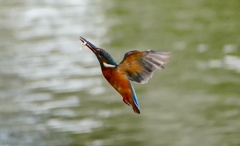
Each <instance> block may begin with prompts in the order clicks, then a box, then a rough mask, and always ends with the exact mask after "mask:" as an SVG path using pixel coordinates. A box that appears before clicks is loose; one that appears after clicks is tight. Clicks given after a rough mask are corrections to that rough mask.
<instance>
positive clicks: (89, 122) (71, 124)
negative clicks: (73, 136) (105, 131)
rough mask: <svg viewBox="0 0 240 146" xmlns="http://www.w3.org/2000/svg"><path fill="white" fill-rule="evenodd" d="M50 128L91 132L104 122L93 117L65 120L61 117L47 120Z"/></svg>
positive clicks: (74, 131)
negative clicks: (60, 118)
mask: <svg viewBox="0 0 240 146" xmlns="http://www.w3.org/2000/svg"><path fill="white" fill-rule="evenodd" d="M46 125H47V126H49V127H50V128H54V129H56V130H58V131H68V132H73V133H90V132H92V129H93V128H98V127H101V126H102V122H100V121H95V120H93V119H83V120H72V121H63V120H59V119H50V120H48V121H47V122H46Z"/></svg>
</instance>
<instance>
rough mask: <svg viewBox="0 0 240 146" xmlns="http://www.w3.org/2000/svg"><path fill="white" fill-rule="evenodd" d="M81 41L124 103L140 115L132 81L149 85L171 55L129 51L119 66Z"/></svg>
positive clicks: (99, 50)
mask: <svg viewBox="0 0 240 146" xmlns="http://www.w3.org/2000/svg"><path fill="white" fill-rule="evenodd" d="M80 40H81V41H82V42H83V43H84V45H86V46H87V47H88V48H89V49H91V50H92V51H93V52H94V54H95V55H96V57H97V58H98V60H99V63H100V65H101V69H102V73H103V76H104V77H105V78H106V80H107V81H108V82H109V83H110V84H111V85H112V86H113V87H114V89H115V90H117V91H118V92H119V93H120V94H121V96H122V97H123V101H124V102H125V103H126V104H128V105H131V106H132V108H133V110H134V112H135V113H138V114H140V106H139V103H138V100H137V96H136V93H135V91H134V88H133V86H132V85H131V82H130V81H133V82H136V83H141V84H144V83H147V82H148V80H149V78H151V77H152V75H153V72H154V70H156V69H163V68H164V66H163V65H164V64H165V63H167V59H168V58H169V56H170V53H169V52H158V51H153V50H148V51H137V50H134V51H129V52H127V53H126V54H125V56H124V58H123V61H122V62H121V63H120V64H117V63H116V62H115V61H114V60H113V59H112V57H111V56H110V55H109V54H108V53H107V52H106V51H105V50H103V49H101V48H97V47H96V46H94V45H93V44H92V43H90V42H89V41H87V40H86V39H84V38H82V37H80ZM129 80H130V81H129Z"/></svg>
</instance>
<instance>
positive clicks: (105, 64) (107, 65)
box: [103, 62, 116, 68]
mask: <svg viewBox="0 0 240 146" xmlns="http://www.w3.org/2000/svg"><path fill="white" fill-rule="evenodd" d="M103 65H104V66H105V67H110V68H114V67H116V65H112V64H107V63H105V62H104V63H103Z"/></svg>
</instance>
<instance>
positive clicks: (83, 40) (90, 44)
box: [79, 37, 97, 54]
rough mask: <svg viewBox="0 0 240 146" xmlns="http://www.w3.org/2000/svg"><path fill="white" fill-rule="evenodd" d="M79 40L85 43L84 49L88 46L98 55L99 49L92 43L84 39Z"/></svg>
mask: <svg viewBox="0 0 240 146" xmlns="http://www.w3.org/2000/svg"><path fill="white" fill-rule="evenodd" d="M79 39H80V41H82V42H83V46H82V47H84V46H87V47H88V48H89V49H91V50H92V51H93V52H94V53H95V54H96V53H97V47H96V46H94V45H93V44H92V43H90V42H89V41H88V40H86V39H84V38H83V37H80V38H79Z"/></svg>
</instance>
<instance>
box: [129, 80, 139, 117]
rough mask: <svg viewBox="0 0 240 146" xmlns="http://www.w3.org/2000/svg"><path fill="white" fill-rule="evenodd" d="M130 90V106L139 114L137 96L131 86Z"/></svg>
mask: <svg viewBox="0 0 240 146" xmlns="http://www.w3.org/2000/svg"><path fill="white" fill-rule="evenodd" d="M130 84H131V83H130ZM131 90H132V98H130V103H131V105H132V108H133V111H134V112H135V113H137V114H140V106H139V103H138V99H137V95H136V93H135V91H134V88H133V86H132V85H131Z"/></svg>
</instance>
